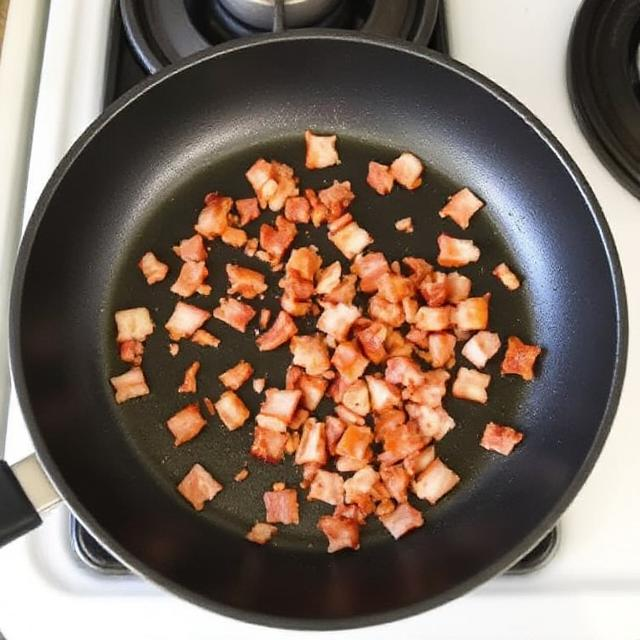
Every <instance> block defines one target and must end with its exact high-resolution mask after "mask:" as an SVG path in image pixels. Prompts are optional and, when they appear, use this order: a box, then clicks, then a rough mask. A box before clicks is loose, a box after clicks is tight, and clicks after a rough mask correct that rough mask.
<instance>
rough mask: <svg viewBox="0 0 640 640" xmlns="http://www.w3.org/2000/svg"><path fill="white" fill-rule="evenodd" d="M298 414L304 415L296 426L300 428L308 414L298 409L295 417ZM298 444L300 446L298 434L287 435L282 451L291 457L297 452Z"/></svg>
mask: <svg viewBox="0 0 640 640" xmlns="http://www.w3.org/2000/svg"><path fill="white" fill-rule="evenodd" d="M299 413H300V414H305V415H304V416H303V417H302V418H301V420H300V425H298V426H299V427H300V426H302V424H303V423H304V422H306V420H307V418H308V417H309V412H308V411H305V410H304V409H298V411H296V415H298V414H299ZM295 420H296V418H295V417H294V421H295ZM299 444H300V434H299V433H295V432H294V433H288V434H287V442H286V443H285V445H284V450H285V452H286V453H288V454H289V455H290V456H292V455H293V454H294V453H295V452H296V451H297V449H298V445H299Z"/></svg>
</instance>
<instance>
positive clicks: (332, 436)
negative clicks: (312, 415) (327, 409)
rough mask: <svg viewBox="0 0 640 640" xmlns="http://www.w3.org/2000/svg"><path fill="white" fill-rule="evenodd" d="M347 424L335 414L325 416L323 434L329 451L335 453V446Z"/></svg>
mask: <svg viewBox="0 0 640 640" xmlns="http://www.w3.org/2000/svg"><path fill="white" fill-rule="evenodd" d="M346 428H347V425H346V424H345V423H344V422H343V421H342V420H340V418H336V417H335V416H327V418H326V420H325V436H326V439H327V449H328V451H329V453H330V454H331V455H332V456H334V455H336V446H337V444H338V442H339V441H340V438H341V437H342V434H343V433H344V431H345V429H346Z"/></svg>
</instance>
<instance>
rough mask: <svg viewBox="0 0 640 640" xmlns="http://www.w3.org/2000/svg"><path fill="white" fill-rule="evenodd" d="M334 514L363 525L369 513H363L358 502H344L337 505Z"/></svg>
mask: <svg viewBox="0 0 640 640" xmlns="http://www.w3.org/2000/svg"><path fill="white" fill-rule="evenodd" d="M361 468H363V467H361ZM356 471H357V469H356ZM333 515H334V516H335V517H339V518H347V519H349V520H353V521H355V522H357V523H358V524H360V525H363V524H364V523H365V522H366V520H367V516H368V515H369V514H366V513H363V512H362V511H361V510H360V508H359V507H358V505H357V504H345V503H344V502H343V503H342V504H338V505H336V508H335V509H334V510H333Z"/></svg>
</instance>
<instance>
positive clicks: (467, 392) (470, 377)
mask: <svg viewBox="0 0 640 640" xmlns="http://www.w3.org/2000/svg"><path fill="white" fill-rule="evenodd" d="M490 382H491V376H490V375H489V374H487V373H480V372H479V371H476V370H475V369H467V368H466V367H460V368H459V369H458V376H457V377H456V379H455V381H454V383H453V388H452V390H451V392H452V393H453V395H454V396H455V397H456V398H462V399H463V400H472V401H473V402H479V403H480V404H486V402H487V387H488V386H489V383H490Z"/></svg>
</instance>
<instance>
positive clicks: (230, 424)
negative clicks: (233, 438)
mask: <svg viewBox="0 0 640 640" xmlns="http://www.w3.org/2000/svg"><path fill="white" fill-rule="evenodd" d="M215 407H216V411H217V412H218V416H219V417H220V420H222V422H223V423H224V426H225V427H227V429H229V431H235V430H236V429H239V428H240V427H241V426H242V425H243V424H244V423H245V422H246V421H247V420H248V419H249V409H247V406H246V405H245V403H244V402H242V400H240V398H239V397H238V396H237V395H236V394H235V393H234V392H233V391H225V392H224V393H223V394H222V395H221V396H220V399H219V400H218V402H216V404H215Z"/></svg>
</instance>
